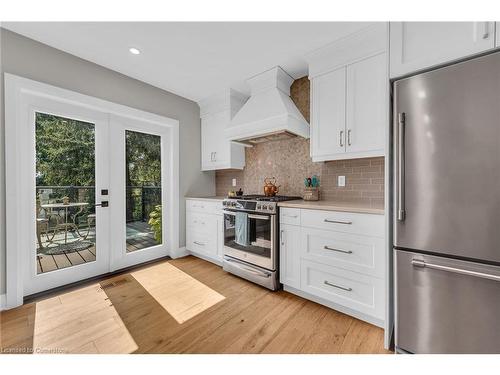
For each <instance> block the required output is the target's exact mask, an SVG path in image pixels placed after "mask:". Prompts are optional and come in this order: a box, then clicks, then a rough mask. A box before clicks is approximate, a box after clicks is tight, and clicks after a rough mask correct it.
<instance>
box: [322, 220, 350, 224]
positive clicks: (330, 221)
mask: <svg viewBox="0 0 500 375" xmlns="http://www.w3.org/2000/svg"><path fill="white" fill-rule="evenodd" d="M325 223H334V224H346V225H351V224H352V221H340V220H330V219H325Z"/></svg>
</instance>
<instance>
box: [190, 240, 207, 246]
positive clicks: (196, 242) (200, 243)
mask: <svg viewBox="0 0 500 375" xmlns="http://www.w3.org/2000/svg"><path fill="white" fill-rule="evenodd" d="M193 242H194V243H195V244H196V245H200V246H205V244H204V243H203V242H198V241H193Z"/></svg>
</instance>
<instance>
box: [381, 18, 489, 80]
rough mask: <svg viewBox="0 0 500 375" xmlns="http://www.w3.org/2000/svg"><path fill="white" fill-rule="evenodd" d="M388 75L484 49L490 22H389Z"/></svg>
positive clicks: (419, 68)
mask: <svg viewBox="0 0 500 375" xmlns="http://www.w3.org/2000/svg"><path fill="white" fill-rule="evenodd" d="M390 39H391V48H390V51H391V57H390V59H391V77H397V76H401V75H405V74H408V73H412V72H415V71H418V70H421V69H426V68H429V67H432V66H434V65H439V64H443V63H446V62H448V61H452V60H456V59H460V58H462V57H466V56H469V55H473V54H475V53H479V52H482V51H486V50H488V49H490V48H493V47H494V46H495V23H494V22H391V24H390Z"/></svg>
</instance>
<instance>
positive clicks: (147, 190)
mask: <svg viewBox="0 0 500 375" xmlns="http://www.w3.org/2000/svg"><path fill="white" fill-rule="evenodd" d="M125 180H126V181H125V185H126V186H125V205H126V217H125V224H126V236H127V238H126V244H127V250H126V251H127V253H131V252H135V251H138V250H142V249H146V248H148V247H151V246H157V245H161V243H162V210H161V208H162V206H161V203H162V199H161V197H162V194H161V137H160V136H158V135H153V134H146V133H141V132H137V131H132V130H126V131H125Z"/></svg>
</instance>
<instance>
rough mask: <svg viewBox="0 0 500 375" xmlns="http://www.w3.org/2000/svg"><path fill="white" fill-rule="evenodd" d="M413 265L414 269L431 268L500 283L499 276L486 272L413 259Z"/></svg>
mask: <svg viewBox="0 0 500 375" xmlns="http://www.w3.org/2000/svg"><path fill="white" fill-rule="evenodd" d="M411 264H412V265H413V266H414V267H420V268H431V269H434V270H439V271H446V272H452V273H458V274H460V275H467V276H473V277H479V278H481V279H488V280H493V281H500V276H497V275H491V274H489V273H484V272H477V271H470V270H464V269H462V268H455V267H448V266H442V265H440V264H434V263H428V262H425V261H423V260H421V259H412V260H411Z"/></svg>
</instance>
